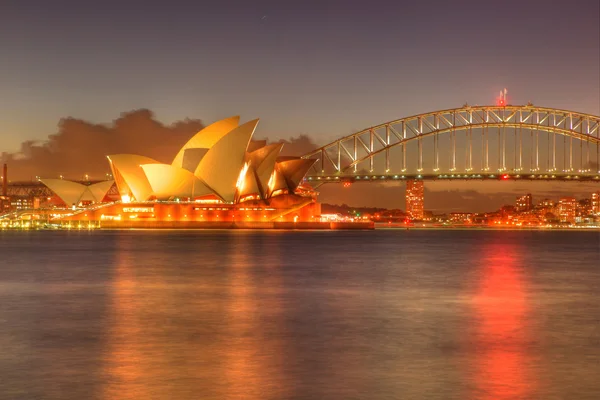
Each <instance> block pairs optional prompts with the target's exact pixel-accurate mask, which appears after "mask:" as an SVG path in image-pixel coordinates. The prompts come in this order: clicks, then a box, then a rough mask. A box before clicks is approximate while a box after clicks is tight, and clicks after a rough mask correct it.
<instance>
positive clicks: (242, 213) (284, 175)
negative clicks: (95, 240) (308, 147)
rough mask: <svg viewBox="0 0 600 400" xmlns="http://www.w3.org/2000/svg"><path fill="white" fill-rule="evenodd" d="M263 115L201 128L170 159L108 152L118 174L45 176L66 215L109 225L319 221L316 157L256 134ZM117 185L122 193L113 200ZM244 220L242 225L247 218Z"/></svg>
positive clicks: (66, 218)
mask: <svg viewBox="0 0 600 400" xmlns="http://www.w3.org/2000/svg"><path fill="white" fill-rule="evenodd" d="M257 125H258V119H257V120H253V121H250V122H246V123H244V124H240V121H239V117H231V118H227V119H224V120H221V121H218V122H215V123H213V124H212V125H209V126H207V127H206V128H204V129H202V130H201V131H200V132H198V133H197V134H196V135H194V136H193V137H192V138H191V139H190V140H189V141H188V142H187V143H186V144H185V145H184V146H183V147H182V148H181V150H180V151H179V152H178V153H177V154H176V155H175V157H174V159H173V161H172V163H171V164H163V163H160V162H158V161H156V160H153V159H151V158H148V157H145V156H142V155H135V154H116V155H108V156H107V158H108V162H109V165H110V168H111V170H112V175H113V177H114V181H104V182H99V183H95V184H90V185H85V184H80V183H77V182H71V181H66V180H62V179H42V180H41V182H42V183H44V184H45V185H46V186H47V187H48V188H50V189H51V190H53V192H54V193H56V195H57V196H58V197H59V198H60V199H61V200H62V202H63V203H64V206H65V207H66V208H67V209H72V210H73V212H71V213H66V214H65V213H62V214H61V215H60V217H59V218H58V219H59V220H60V221H62V222H68V223H71V222H76V223H81V222H88V223H92V222H93V223H96V222H101V223H102V225H103V226H108V227H113V226H114V227H229V226H230V225H231V224H232V223H233V224H237V225H236V226H241V225H244V224H245V225H244V226H248V227H249V225H248V224H253V223H259V224H262V225H261V226H265V224H268V223H271V222H276V223H279V222H281V223H284V222H293V223H296V222H314V221H319V220H320V204H318V203H317V201H316V197H317V194H316V192H315V191H314V190H313V189H312V188H311V187H310V186H308V185H307V184H306V183H304V176H305V175H306V173H307V172H308V170H309V169H310V167H312V165H313V164H314V163H315V162H316V160H314V159H302V158H299V157H282V156H281V155H280V152H281V150H282V147H283V144H282V143H276V144H270V145H267V144H266V141H253V140H252V135H253V134H254V131H255V129H256V127H257ZM113 185H114V186H116V189H117V191H118V194H119V200H118V201H116V202H108V201H109V200H108V199H107V193H108V192H109V191H110V190H111V188H112V187H113ZM240 224H241V225H240Z"/></svg>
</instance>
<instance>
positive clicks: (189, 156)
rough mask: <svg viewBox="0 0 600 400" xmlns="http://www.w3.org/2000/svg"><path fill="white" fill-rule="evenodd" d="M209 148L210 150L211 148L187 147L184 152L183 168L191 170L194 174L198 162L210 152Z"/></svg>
mask: <svg viewBox="0 0 600 400" xmlns="http://www.w3.org/2000/svg"><path fill="white" fill-rule="evenodd" d="M208 150H210V149H205V148H193V149H185V151H184V152H183V162H182V164H181V165H182V168H183V169H186V170H188V171H190V172H191V173H192V175H193V174H194V171H195V170H196V168H197V167H198V164H200V161H201V160H202V158H203V157H204V156H205V155H206V153H208ZM175 167H176V166H175Z"/></svg>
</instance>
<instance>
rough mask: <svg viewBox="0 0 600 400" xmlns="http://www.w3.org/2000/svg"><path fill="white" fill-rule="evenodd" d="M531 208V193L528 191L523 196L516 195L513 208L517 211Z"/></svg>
mask: <svg viewBox="0 0 600 400" xmlns="http://www.w3.org/2000/svg"><path fill="white" fill-rule="evenodd" d="M532 208H533V198H532V196H531V193H528V194H526V195H524V196H520V197H517V201H516V204H515V209H516V210H517V211H519V212H522V211H529V210H531V209H532Z"/></svg>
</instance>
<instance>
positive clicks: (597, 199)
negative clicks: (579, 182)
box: [592, 191, 600, 215]
mask: <svg viewBox="0 0 600 400" xmlns="http://www.w3.org/2000/svg"><path fill="white" fill-rule="evenodd" d="M592 213H593V214H594V215H600V191H598V192H594V193H592Z"/></svg>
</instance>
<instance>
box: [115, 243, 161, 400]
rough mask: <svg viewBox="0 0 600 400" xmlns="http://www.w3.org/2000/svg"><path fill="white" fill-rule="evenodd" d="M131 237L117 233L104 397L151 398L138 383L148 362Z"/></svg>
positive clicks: (142, 385) (144, 386) (144, 387)
mask: <svg viewBox="0 0 600 400" xmlns="http://www.w3.org/2000/svg"><path fill="white" fill-rule="evenodd" d="M130 239H131V238H130V237H128V236H122V237H120V240H119V241H118V243H117V249H118V250H117V251H116V261H115V268H114V281H113V284H112V287H113V293H112V301H111V303H110V307H109V309H110V312H109V313H110V316H109V321H108V324H107V325H108V326H107V350H106V357H105V358H106V359H105V368H106V371H105V373H104V375H105V380H106V384H105V385H104V396H103V398H105V399H107V400H108V399H115V398H122V399H134V398H150V397H151V396H150V393H149V392H148V391H147V386H146V385H144V384H143V383H141V382H140V381H141V379H142V376H143V374H144V371H143V368H144V366H145V365H147V364H148V361H149V360H147V359H145V357H144V356H145V355H144V353H143V351H142V349H141V348H140V347H141V346H140V345H141V343H140V339H141V336H142V335H143V326H142V325H141V324H140V323H139V318H138V314H139V312H140V308H141V307H142V306H143V304H142V301H143V299H142V298H141V296H140V295H139V293H137V287H136V282H135V269H134V263H133V260H132V258H133V253H132V252H130V250H131V240H130Z"/></svg>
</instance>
